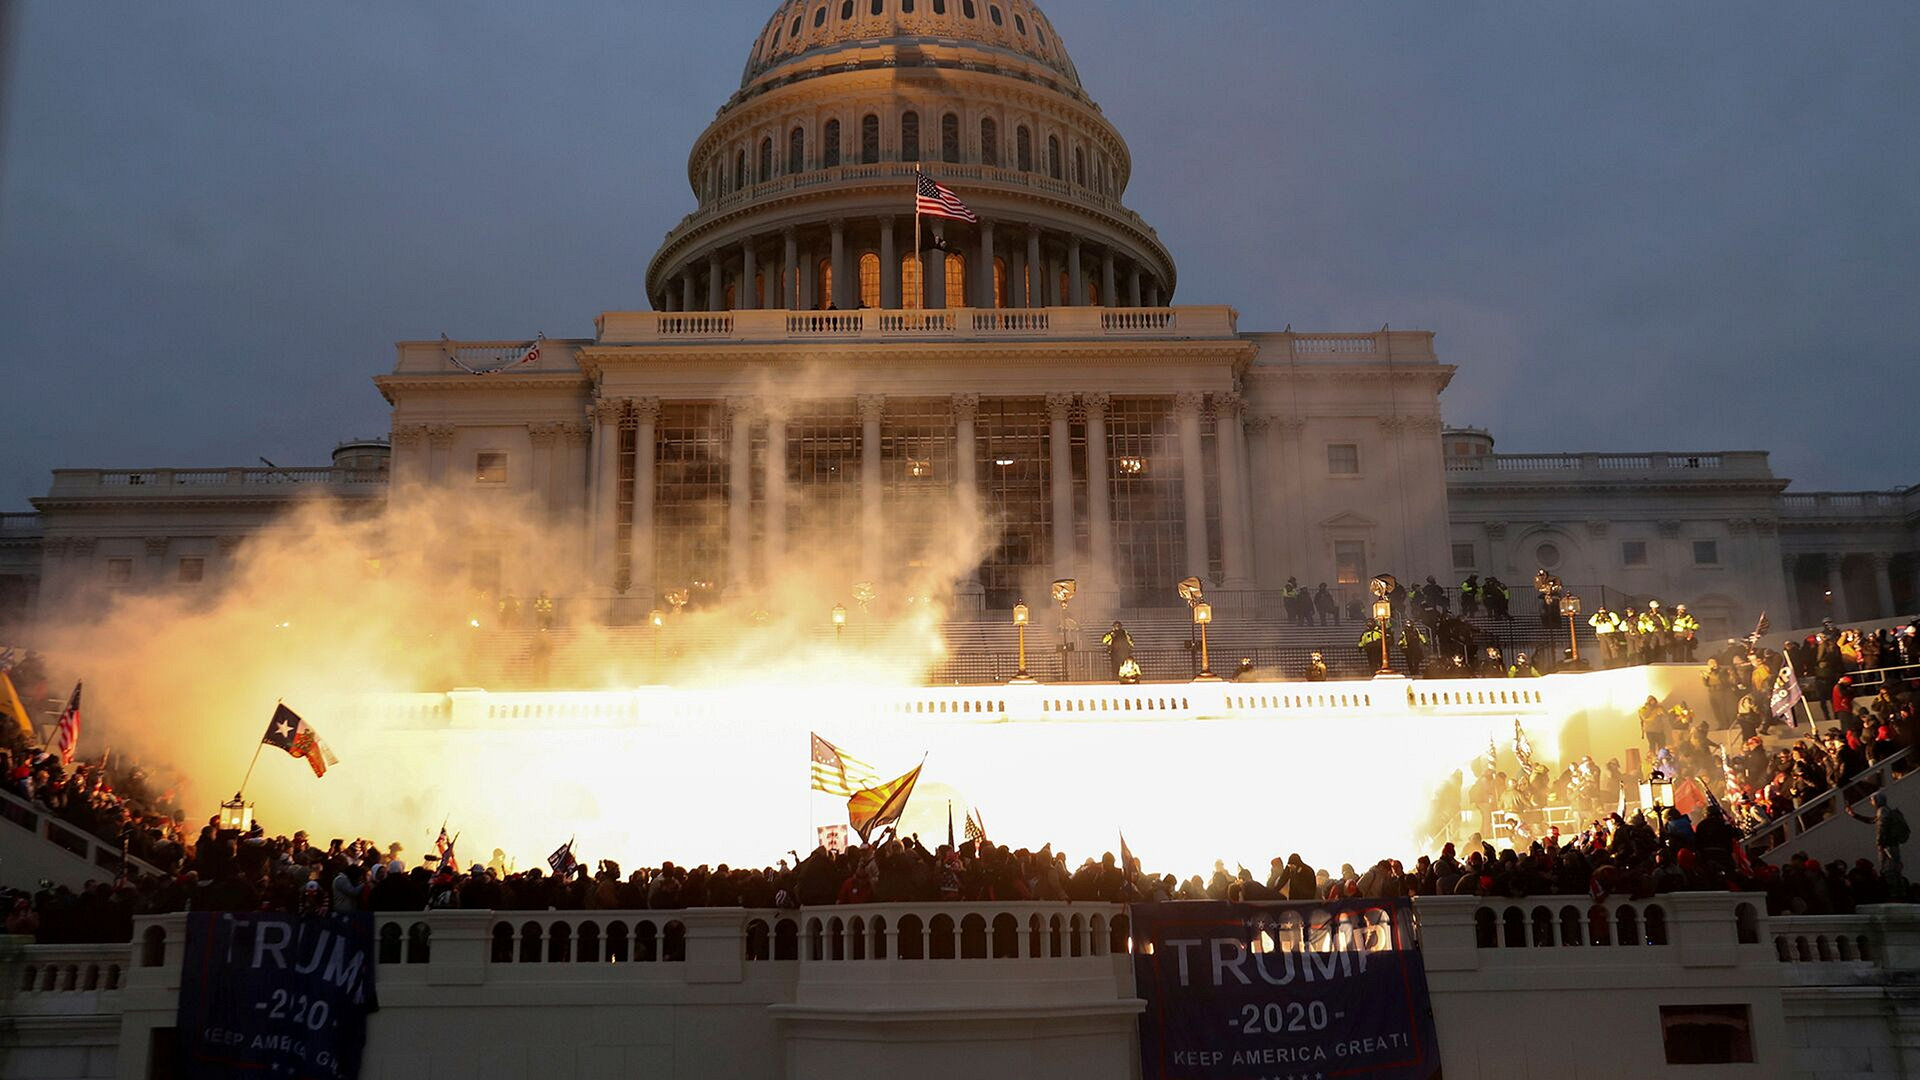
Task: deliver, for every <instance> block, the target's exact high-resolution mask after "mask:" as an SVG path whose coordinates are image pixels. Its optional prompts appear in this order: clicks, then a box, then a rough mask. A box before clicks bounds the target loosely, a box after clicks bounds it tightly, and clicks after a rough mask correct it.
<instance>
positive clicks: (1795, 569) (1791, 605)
mask: <svg viewBox="0 0 1920 1080" xmlns="http://www.w3.org/2000/svg"><path fill="white" fill-rule="evenodd" d="M1799 571H1800V556H1798V555H1782V556H1780V576H1781V578H1782V579H1784V580H1785V581H1786V583H1787V625H1789V626H1804V625H1805V624H1806V623H1807V621H1808V620H1807V617H1806V615H1805V613H1804V612H1802V611H1801V610H1800V574H1799Z"/></svg>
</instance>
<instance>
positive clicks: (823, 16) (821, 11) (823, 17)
mask: <svg viewBox="0 0 1920 1080" xmlns="http://www.w3.org/2000/svg"><path fill="white" fill-rule="evenodd" d="M826 24H827V9H826V7H825V6H824V5H822V6H820V7H817V8H814V9H813V28H814V29H815V30H818V29H820V28H821V27H822V26H825V25H826Z"/></svg>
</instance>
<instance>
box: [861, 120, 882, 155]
mask: <svg viewBox="0 0 1920 1080" xmlns="http://www.w3.org/2000/svg"><path fill="white" fill-rule="evenodd" d="M879 161H880V117H879V116H878V115H876V114H874V113H868V114H867V115H865V116H863V117H861V118H860V162H861V164H863V165H874V164H877V163H878V162H879Z"/></svg>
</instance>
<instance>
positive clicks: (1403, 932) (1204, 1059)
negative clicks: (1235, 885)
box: [1131, 899, 1440, 1080]
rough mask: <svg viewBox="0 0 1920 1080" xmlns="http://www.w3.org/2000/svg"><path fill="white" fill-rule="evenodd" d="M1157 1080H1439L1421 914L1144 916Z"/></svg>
mask: <svg viewBox="0 0 1920 1080" xmlns="http://www.w3.org/2000/svg"><path fill="white" fill-rule="evenodd" d="M1131 915H1132V923H1133V950H1134V952H1133V972H1134V982H1135V984H1136V986H1137V987H1138V992H1139V994H1140V996H1141V997H1142V998H1144V999H1146V1003H1147V1008H1146V1012H1145V1013H1144V1014H1142V1015H1141V1017H1140V1075H1141V1076H1142V1077H1143V1078H1144V1080H1314V1078H1321V1077H1333V1076H1342V1077H1345V1076H1364V1077H1371V1078H1376V1080H1433V1078H1436V1077H1438V1076H1439V1075H1440V1048H1439V1045H1438V1043H1437V1042H1436V1040H1435V1038H1434V1029H1433V1009H1432V1008H1431V1006H1430V1005H1429V1003H1428V1000H1427V969H1426V965H1425V964H1423V963H1422V962H1421V958H1420V950H1419V947H1418V946H1417V945H1415V944H1414V941H1413V933H1412V929H1413V905H1412V903H1411V901H1408V900H1404V899H1401V900H1339V901H1323V902H1315V901H1302V902H1298V903H1291V902H1282V903H1254V904H1232V903H1216V902H1210V901H1201V902H1179V903H1169V904H1135V905H1133V908H1132V912H1131Z"/></svg>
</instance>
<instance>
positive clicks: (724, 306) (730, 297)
mask: <svg viewBox="0 0 1920 1080" xmlns="http://www.w3.org/2000/svg"><path fill="white" fill-rule="evenodd" d="M735 299H736V297H735V294H734V287H733V282H731V281H729V282H727V289H726V292H725V293H724V294H723V295H722V296H721V297H720V310H721V311H733V310H735V309H737V308H738V307H739V306H740V305H739V304H736V303H734V300H735Z"/></svg>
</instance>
